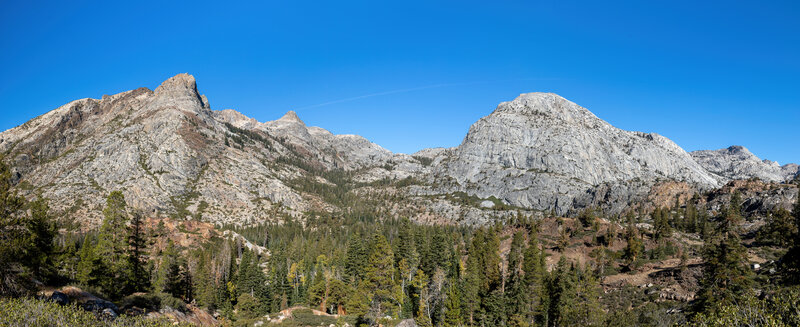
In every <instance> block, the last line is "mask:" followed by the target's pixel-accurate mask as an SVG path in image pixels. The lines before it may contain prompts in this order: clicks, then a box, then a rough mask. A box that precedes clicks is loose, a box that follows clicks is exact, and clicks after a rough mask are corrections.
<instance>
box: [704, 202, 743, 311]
mask: <svg viewBox="0 0 800 327" xmlns="http://www.w3.org/2000/svg"><path fill="white" fill-rule="evenodd" d="M742 220H743V218H742V216H741V197H740V195H739V193H738V192H737V193H734V195H733V197H732V198H731V203H730V205H729V206H728V208H727V210H725V212H724V213H723V215H722V217H720V221H719V223H718V225H717V231H716V233H715V238H714V239H713V240H711V241H710V242H707V243H706V248H705V249H704V253H703V259H704V261H705V265H704V269H703V277H702V279H701V280H700V288H701V289H700V291H699V292H698V306H699V309H700V310H702V311H709V310H714V308H715V306H718V305H728V304H732V303H735V302H736V301H737V300H739V299H741V298H742V296H744V295H746V293H747V292H748V291H749V289H750V287H749V286H750V284H751V280H750V274H751V271H750V269H749V267H748V264H747V262H748V261H747V250H746V249H745V247H744V245H743V244H742V241H741V239H740V237H739V234H740V233H741V227H740V224H741V223H742Z"/></svg>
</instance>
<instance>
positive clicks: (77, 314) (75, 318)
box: [0, 298, 174, 327]
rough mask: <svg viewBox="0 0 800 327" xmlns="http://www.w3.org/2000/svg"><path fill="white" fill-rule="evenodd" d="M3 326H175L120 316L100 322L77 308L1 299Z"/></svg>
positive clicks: (25, 299)
mask: <svg viewBox="0 0 800 327" xmlns="http://www.w3.org/2000/svg"><path fill="white" fill-rule="evenodd" d="M0 313H2V314H0V326H9V327H11V326H14V327H16V326H20V327H22V326H52V327H56V326H58V327H61V326H64V327H68V326H69V327H72V326H100V327H161V326H174V325H173V323H172V322H171V321H169V320H167V319H154V318H147V317H143V316H139V317H128V316H125V315H121V316H119V317H118V318H117V319H115V320H113V321H108V320H101V319H97V318H96V317H95V315H94V314H92V313H91V312H88V311H84V310H83V309H81V308H78V307H77V306H76V305H65V306H60V305H58V304H55V303H53V302H48V301H42V300H35V299H32V298H23V299H7V298H6V299H0Z"/></svg>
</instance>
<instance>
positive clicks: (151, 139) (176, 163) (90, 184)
mask: <svg viewBox="0 0 800 327" xmlns="http://www.w3.org/2000/svg"><path fill="white" fill-rule="evenodd" d="M218 116H220V114H219V113H215V112H213V111H212V110H210V105H209V103H208V101H207V100H206V98H205V97H204V96H202V95H200V94H199V93H198V92H197V87H196V84H195V79H194V77H192V76H191V75H188V74H181V75H177V76H175V77H172V78H170V79H168V80H167V81H165V82H164V83H163V84H161V85H160V86H159V87H158V88H156V90H155V91H150V90H148V89H146V88H140V89H136V90H133V91H128V92H123V93H120V94H116V95H113V96H104V97H103V98H102V99H99V100H98V99H81V100H76V101H73V102H70V103H68V104H66V105H64V106H61V107H59V108H57V109H55V110H53V111H51V112H49V113H47V114H45V115H42V116H40V117H38V118H35V119H33V120H31V121H29V122H27V123H25V124H23V125H22V126H19V127H16V128H13V129H11V130H8V131H5V132H3V133H2V134H0V150H1V151H2V152H4V153H8V154H9V155H8V156H7V157H8V160H9V161H10V162H11V163H12V165H13V167H14V170H15V175H16V178H17V179H18V181H19V184H18V189H20V190H22V191H24V192H26V193H28V194H41V195H43V196H45V197H47V198H49V199H50V205H51V207H52V208H53V209H54V210H55V211H56V212H60V213H61V214H62V215H64V216H70V217H75V218H76V219H79V220H81V221H85V222H88V223H89V224H94V223H98V222H99V221H100V217H99V216H98V215H99V212H100V210H97V209H98V208H100V207H102V206H103V204H104V200H105V197H106V196H107V195H108V193H109V192H110V191H113V190H122V191H123V193H124V194H125V196H126V199H127V200H128V203H129V204H130V205H131V206H133V207H136V208H139V209H141V210H144V211H145V213H146V214H148V215H172V216H177V217H179V218H185V217H187V216H193V217H196V218H200V219H205V220H209V221H214V222H233V221H239V222H246V221H258V220H265V219H268V218H269V217H270V216H271V215H274V214H275V212H276V208H281V209H282V210H284V211H286V212H300V211H304V210H307V209H309V206H310V204H309V203H310V202H309V201H307V200H306V199H304V197H303V196H301V194H300V192H297V191H295V190H293V189H292V188H290V187H288V186H286V184H285V181H286V180H290V179H291V178H292V177H294V176H297V175H298V174H300V169H299V168H297V167H294V166H291V165H286V164H279V163H276V161H277V159H278V158H279V157H292V156H294V149H289V147H288V146H287V145H284V144H283V143H282V142H281V141H280V140H278V139H276V138H274V137H272V136H271V135H268V134H266V133H259V132H258V131H255V132H252V133H246V132H244V131H243V130H238V129H236V128H233V127H232V126H231V125H227V124H225V120H223V119H218ZM234 140H235V141H238V142H239V143H238V144H237V143H236V142H235V141H234Z"/></svg>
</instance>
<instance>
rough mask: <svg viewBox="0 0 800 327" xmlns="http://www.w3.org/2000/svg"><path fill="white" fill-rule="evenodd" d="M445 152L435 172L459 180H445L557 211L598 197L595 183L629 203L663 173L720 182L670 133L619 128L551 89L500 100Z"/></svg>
mask: <svg viewBox="0 0 800 327" xmlns="http://www.w3.org/2000/svg"><path fill="white" fill-rule="evenodd" d="M443 155H444V156H445V158H444V159H443V164H442V165H441V166H440V167H438V168H439V169H438V170H437V171H436V176H435V179H436V180H438V181H442V182H444V181H446V180H447V179H452V180H453V181H454V182H455V183H454V185H450V186H446V187H451V188H453V189H457V190H461V191H465V192H470V193H475V194H476V195H478V196H479V197H482V198H485V197H488V196H490V195H494V196H497V197H499V198H501V199H503V200H505V201H507V202H508V203H510V204H513V205H516V206H520V207H526V208H534V209H542V210H549V209H556V210H557V211H558V212H560V213H563V212H566V211H567V210H569V209H571V208H573V207H575V204H577V203H586V204H591V202H595V201H594V198H597V197H598V195H597V194H596V193H597V191H598V190H599V191H600V195H601V196H599V197H600V198H601V199H603V200H605V201H612V202H619V203H620V204H621V205H624V204H625V203H627V202H628V201H630V200H631V199H632V198H634V197H635V196H637V195H641V194H642V191H645V192H646V190H647V187H648V186H649V185H652V184H653V182H655V181H656V180H658V179H670V180H676V181H685V182H688V183H691V184H696V185H698V186H699V187H701V188H705V189H708V188H713V187H717V186H719V185H720V184H721V182H722V178H720V177H718V176H716V175H714V174H711V173H709V172H707V171H706V170H705V169H703V167H701V166H700V165H698V164H697V163H696V162H695V161H694V160H693V159H692V158H691V156H689V154H688V153H686V152H685V151H684V150H683V149H681V148H680V147H679V146H677V145H676V144H675V143H673V142H672V141H670V140H669V139H667V138H665V137H663V136H660V135H658V134H652V133H651V134H646V133H641V132H629V131H624V130H620V129H618V128H615V127H613V126H611V125H610V124H608V123H607V122H605V121H603V120H601V119H599V118H597V117H596V116H595V115H593V114H592V113H591V112H589V111H588V110H586V109H585V108H582V107H580V106H578V105H576V104H575V103H572V102H570V101H567V100H566V99H564V98H562V97H560V96H558V95H555V94H552V93H528V94H523V95H520V96H519V97H518V98H516V99H515V100H514V101H510V102H504V103H501V104H500V105H499V106H498V107H497V109H496V110H495V111H494V112H493V113H492V114H491V115H489V116H487V117H484V118H482V119H480V120H479V121H478V122H477V123H475V124H474V125H472V127H471V128H470V130H469V133H468V134H467V136H466V138H465V139H464V141H463V142H462V143H461V145H460V146H458V147H457V148H456V149H455V150H453V151H452V152H449V153H444V154H443ZM640 188H641V190H640Z"/></svg>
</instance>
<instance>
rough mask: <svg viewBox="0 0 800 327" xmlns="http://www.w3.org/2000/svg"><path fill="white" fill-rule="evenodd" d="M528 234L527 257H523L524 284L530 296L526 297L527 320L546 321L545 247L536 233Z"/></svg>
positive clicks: (525, 312) (525, 310)
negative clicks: (542, 246) (537, 238)
mask: <svg viewBox="0 0 800 327" xmlns="http://www.w3.org/2000/svg"><path fill="white" fill-rule="evenodd" d="M529 235H530V236H528V248H527V249H525V257H524V259H523V271H524V272H525V275H524V279H523V281H524V284H525V288H526V290H527V294H528V296H527V297H526V298H525V308H524V311H523V313H524V314H525V321H541V322H544V321H545V319H544V316H545V314H546V312H547V310H546V309H545V308H546V306H547V299H546V294H545V290H546V289H545V285H544V284H545V277H546V275H547V270H546V269H545V259H546V256H545V253H544V249H543V248H540V247H539V242H538V241H537V240H536V234H534V233H530V234H529Z"/></svg>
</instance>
